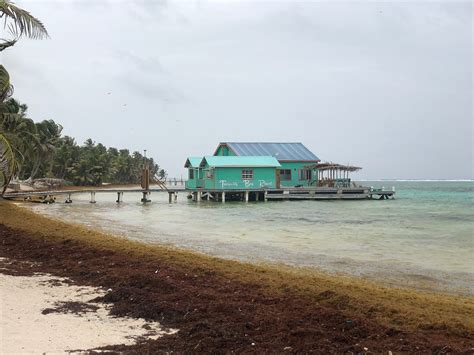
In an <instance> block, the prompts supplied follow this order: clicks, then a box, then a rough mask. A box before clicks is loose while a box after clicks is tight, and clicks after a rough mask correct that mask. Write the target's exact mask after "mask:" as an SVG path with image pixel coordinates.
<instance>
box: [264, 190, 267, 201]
mask: <svg viewBox="0 0 474 355" xmlns="http://www.w3.org/2000/svg"><path fill="white" fill-rule="evenodd" d="M267 195H268V191H267V190H265V192H264V193H263V200H264V201H265V202H267V201H268V197H267Z"/></svg>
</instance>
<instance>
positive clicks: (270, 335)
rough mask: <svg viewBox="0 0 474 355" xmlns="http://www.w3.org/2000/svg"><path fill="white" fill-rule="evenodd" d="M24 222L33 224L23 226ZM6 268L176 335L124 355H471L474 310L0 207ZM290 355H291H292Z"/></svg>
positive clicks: (0, 249)
mask: <svg viewBox="0 0 474 355" xmlns="http://www.w3.org/2000/svg"><path fill="white" fill-rule="evenodd" d="M25 220H28V223H26V224H25V223H24V222H25ZM0 238H1V240H2V242H1V243H0V257H6V258H8V259H10V260H18V261H29V262H34V263H35V264H34V265H35V266H34V267H32V268H31V269H29V272H47V273H51V274H53V275H56V276H61V277H69V278H70V279H72V280H73V281H74V282H75V283H77V284H79V285H89V286H99V287H103V288H105V289H111V291H110V292H109V293H108V294H107V295H106V296H104V298H103V301H105V302H110V303H111V304H112V313H113V314H115V315H117V316H124V315H128V316H133V317H141V318H145V319H147V320H157V321H159V322H160V323H162V324H163V325H164V326H166V327H172V328H176V329H179V332H178V333H176V334H174V335H167V336H164V337H163V338H160V339H158V340H147V341H145V342H144V343H139V344H136V345H129V346H119V345H117V346H112V347H108V348H109V349H112V350H117V351H136V352H143V351H152V352H153V351H171V350H174V351H178V352H180V351H182V352H197V351H204V350H205V351H209V352H213V351H232V350H235V351H255V352H265V351H266V352H269V351H270V352H283V351H290V352H308V351H310V350H318V351H320V352H324V351H329V352H347V351H353V352H364V351H367V350H365V348H367V349H368V351H371V352H387V351H389V350H390V351H392V352H400V351H402V352H419V351H439V350H441V349H449V351H450V352H457V351H469V350H470V349H471V348H472V347H474V321H473V320H474V299H473V298H472V297H458V296H449V295H439V294H431V293H423V292H417V291H412V290H403V289H398V288H387V287H382V286H380V285H377V284H374V283H371V282H366V281H363V280H361V279H357V278H350V277H342V276H334V275H327V274H323V273H316V272H314V273H306V272H303V271H300V270H299V269H294V268H287V267H283V266H282V267H279V268H277V267H267V266H256V265H251V264H246V263H240V262H235V261H229V260H222V259H218V258H213V257H209V256H205V255H202V254H198V253H192V252H187V251H183V250H179V249H174V248H168V247H163V246H150V245H145V244H143V243H139V242H134V241H130V240H126V239H123V238H120V237H115V236H111V235H107V234H104V233H100V232H97V231H94V230H91V229H88V228H85V227H81V226H78V225H74V224H67V223H63V222H59V221H56V220H52V219H48V218H46V217H44V216H40V215H36V214H34V213H33V212H30V211H26V210H24V209H21V208H19V207H16V206H14V204H13V203H10V202H6V201H0ZM400 339H402V340H400ZM285 349H286V350H285Z"/></svg>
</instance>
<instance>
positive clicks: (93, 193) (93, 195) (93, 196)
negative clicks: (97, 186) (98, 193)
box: [90, 191, 95, 203]
mask: <svg viewBox="0 0 474 355" xmlns="http://www.w3.org/2000/svg"><path fill="white" fill-rule="evenodd" d="M90 203H95V191H91V200H90Z"/></svg>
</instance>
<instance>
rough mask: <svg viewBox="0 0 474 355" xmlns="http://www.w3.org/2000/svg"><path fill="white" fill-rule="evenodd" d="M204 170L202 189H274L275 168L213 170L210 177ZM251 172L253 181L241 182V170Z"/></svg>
mask: <svg viewBox="0 0 474 355" xmlns="http://www.w3.org/2000/svg"><path fill="white" fill-rule="evenodd" d="M206 169H208V166H206V168H204V179H203V180H204V187H205V188H206V189H216V190H217V189H218V190H221V189H222V190H241V189H261V188H275V168H234V167H232V168H215V169H214V170H213V174H212V177H208V176H207V171H206ZM243 169H245V170H253V179H249V180H243V179H242V170H243Z"/></svg>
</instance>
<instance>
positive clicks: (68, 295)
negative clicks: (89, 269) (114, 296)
mask: <svg viewBox="0 0 474 355" xmlns="http://www.w3.org/2000/svg"><path fill="white" fill-rule="evenodd" d="M51 281H54V282H55V284H57V283H58V282H61V284H60V285H53V284H52V283H51ZM104 294H105V292H104V291H102V290H100V289H97V288H93V287H78V286H71V285H67V284H66V283H64V279H61V278H57V277H53V276H51V275H44V274H43V275H36V276H33V277H25V276H9V275H4V274H0V354H12V353H15V354H17V353H28V354H31V353H41V354H43V353H64V352H67V351H71V350H86V349H93V348H96V347H101V346H105V345H115V344H127V345H128V344H133V343H135V341H136V338H137V337H140V336H145V337H147V338H153V339H156V338H158V337H159V336H161V335H164V334H167V333H171V332H173V331H164V330H162V329H161V328H160V325H159V323H156V322H153V323H150V322H145V321H144V320H142V319H132V318H115V317H112V316H110V315H109V312H108V310H107V308H106V306H104V305H103V304H97V303H94V304H93V305H95V306H98V307H100V308H99V309H98V310H97V311H92V312H91V311H89V312H86V313H83V314H82V315H75V314H71V313H67V314H64V313H49V314H45V315H44V314H42V313H41V311H42V310H43V309H46V308H55V303H56V302H65V301H77V302H87V301H89V300H91V299H93V298H95V297H98V296H102V295H104ZM90 304H92V303H90ZM144 325H148V326H149V327H150V328H149V329H148V330H147V329H144V328H143V326H144Z"/></svg>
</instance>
